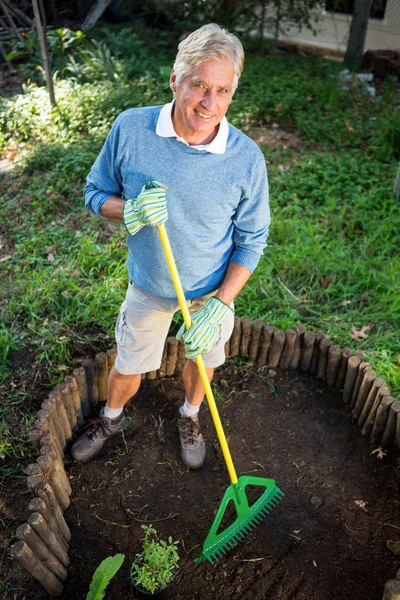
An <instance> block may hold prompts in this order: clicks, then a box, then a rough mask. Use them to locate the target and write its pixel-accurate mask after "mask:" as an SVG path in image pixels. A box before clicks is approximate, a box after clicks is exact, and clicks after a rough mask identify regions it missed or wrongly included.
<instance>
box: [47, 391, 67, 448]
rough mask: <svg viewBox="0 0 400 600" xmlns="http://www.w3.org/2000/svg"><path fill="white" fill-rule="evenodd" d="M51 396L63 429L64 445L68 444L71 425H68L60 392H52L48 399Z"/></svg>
mask: <svg viewBox="0 0 400 600" xmlns="http://www.w3.org/2000/svg"><path fill="white" fill-rule="evenodd" d="M53 394H54V398H55V403H56V407H57V414H58V417H59V419H60V423H61V426H62V428H63V434H64V437H65V443H66V444H69V443H70V442H71V441H72V428H71V425H70V424H69V420H68V415H67V411H66V410H65V407H64V403H63V401H62V398H61V394H60V392H59V391H58V390H57V391H54V392H50V394H49V398H51V396H52V395H53Z"/></svg>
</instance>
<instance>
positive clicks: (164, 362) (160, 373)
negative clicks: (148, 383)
mask: <svg viewBox="0 0 400 600" xmlns="http://www.w3.org/2000/svg"><path fill="white" fill-rule="evenodd" d="M167 358H168V344H167V341H165V344H164V350H163V355H162V359H161V366H160V368H159V370H158V376H159V377H161V378H162V377H165V373H166V370H167ZM149 375H151V373H148V374H147V378H148V379H155V378H154V377H153V376H151V377H149ZM156 376H157V371H156Z"/></svg>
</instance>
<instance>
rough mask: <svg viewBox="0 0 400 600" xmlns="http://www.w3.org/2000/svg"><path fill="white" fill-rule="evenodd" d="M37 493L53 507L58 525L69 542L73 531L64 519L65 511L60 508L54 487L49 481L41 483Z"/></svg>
mask: <svg viewBox="0 0 400 600" xmlns="http://www.w3.org/2000/svg"><path fill="white" fill-rule="evenodd" d="M35 491H36V494H37V495H38V496H39V498H42V500H45V502H46V501H47V502H48V504H49V506H50V507H51V508H52V510H53V512H54V515H55V517H56V519H57V523H58V527H59V529H60V531H61V533H62V535H63V537H64V539H65V540H66V541H67V542H69V541H70V539H71V532H70V530H69V527H68V525H67V523H66V521H65V519H64V515H63V512H62V510H61V508H60V504H59V502H58V500H57V498H56V496H55V494H54V492H53V488H52V487H51V485H49V484H48V483H40V484H39V485H38V486H37V488H36V490H35ZM44 496H46V497H47V500H46V499H45V498H44Z"/></svg>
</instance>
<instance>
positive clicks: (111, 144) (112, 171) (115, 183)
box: [83, 117, 122, 217]
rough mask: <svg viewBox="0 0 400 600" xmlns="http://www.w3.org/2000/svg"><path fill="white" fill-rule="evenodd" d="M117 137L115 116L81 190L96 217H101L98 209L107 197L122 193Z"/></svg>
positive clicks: (117, 126) (118, 128) (86, 203)
mask: <svg viewBox="0 0 400 600" xmlns="http://www.w3.org/2000/svg"><path fill="white" fill-rule="evenodd" d="M119 137H120V117H117V119H116V120H115V122H114V125H113V126H112V129H111V131H110V133H109V134H108V136H107V139H106V141H105V143H104V146H103V148H102V150H101V152H100V154H99V155H98V157H97V158H96V161H95V163H94V165H93V167H92V168H91V170H90V173H89V175H88V176H87V179H86V185H85V189H84V192H83V193H84V196H85V206H86V208H87V209H88V210H90V211H91V212H92V213H93V214H95V215H97V216H98V217H102V214H101V212H100V210H101V207H102V206H103V204H104V202H105V201H106V200H107V198H109V197H110V196H121V195H122V178H121V173H120V165H119V161H118V159H117V153H118V144H119Z"/></svg>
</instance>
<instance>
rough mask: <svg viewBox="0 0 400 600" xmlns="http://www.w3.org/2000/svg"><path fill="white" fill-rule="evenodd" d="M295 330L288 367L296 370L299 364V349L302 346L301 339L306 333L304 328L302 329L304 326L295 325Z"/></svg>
mask: <svg viewBox="0 0 400 600" xmlns="http://www.w3.org/2000/svg"><path fill="white" fill-rule="evenodd" d="M295 330H296V333H297V337H296V340H295V342H294V348H293V353H292V358H291V359H290V365H289V367H290V368H291V369H297V368H298V366H299V364H300V356H301V349H302V346H303V337H304V334H305V332H306V328H305V327H304V325H296V327H295Z"/></svg>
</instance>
